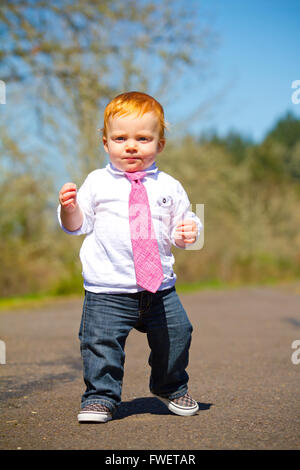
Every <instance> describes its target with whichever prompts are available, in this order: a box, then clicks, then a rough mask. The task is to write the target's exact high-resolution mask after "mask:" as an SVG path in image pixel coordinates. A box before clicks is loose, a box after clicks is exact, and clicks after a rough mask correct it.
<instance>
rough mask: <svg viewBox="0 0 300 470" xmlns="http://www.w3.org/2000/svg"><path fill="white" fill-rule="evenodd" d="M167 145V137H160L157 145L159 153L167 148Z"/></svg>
mask: <svg viewBox="0 0 300 470" xmlns="http://www.w3.org/2000/svg"><path fill="white" fill-rule="evenodd" d="M165 145H166V141H165V139H160V140H159V142H158V145H157V153H160V152H162V151H163V149H164V148H165Z"/></svg>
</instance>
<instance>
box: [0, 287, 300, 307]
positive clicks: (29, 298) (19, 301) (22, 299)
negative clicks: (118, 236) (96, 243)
mask: <svg viewBox="0 0 300 470" xmlns="http://www.w3.org/2000/svg"><path fill="white" fill-rule="evenodd" d="M295 282H299V279H291V280H290V281H281V280H278V279H269V280H266V281H264V282H251V283H242V282H223V281H220V280H218V279H215V280H210V281H195V282H189V283H176V290H177V292H178V293H179V294H188V293H192V292H200V291H204V290H224V289H226V290H227V289H238V288H240V287H247V286H276V285H279V284H283V283H295ZM83 294H84V291H83V289H82V292H80V290H79V289H78V288H77V287H76V289H75V292H72V291H69V292H63V293H62V292H60V291H57V290H55V291H53V290H52V291H50V292H48V293H41V294H27V295H23V296H17V297H5V298H0V312H1V311H8V310H18V309H20V310H21V309H31V308H39V307H41V306H44V305H46V304H49V303H52V302H57V301H58V300H68V299H74V298H78V299H82V298H83Z"/></svg>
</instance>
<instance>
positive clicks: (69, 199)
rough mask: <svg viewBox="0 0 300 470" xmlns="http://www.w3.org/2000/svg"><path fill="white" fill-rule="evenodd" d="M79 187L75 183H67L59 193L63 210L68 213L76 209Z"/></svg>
mask: <svg viewBox="0 0 300 470" xmlns="http://www.w3.org/2000/svg"><path fill="white" fill-rule="evenodd" d="M76 196H77V187H76V184H74V183H65V184H64V185H63V187H62V188H61V190H60V191H59V202H60V204H61V208H62V209H63V210H64V211H66V212H73V211H74V210H75V209H76V205H77V201H76Z"/></svg>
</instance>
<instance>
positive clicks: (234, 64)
mask: <svg viewBox="0 0 300 470" xmlns="http://www.w3.org/2000/svg"><path fill="white" fill-rule="evenodd" d="M199 3H200V2H199ZM201 3H202V8H203V10H205V11H206V12H207V13H208V14H209V15H210V17H211V18H212V25H213V28H214V30H215V31H216V32H217V34H218V35H219V45H218V47H217V48H216V50H215V51H213V52H212V54H211V56H210V72H209V77H208V78H207V79H206V81H205V82H204V83H202V82H201V83H200V82H199V86H197V83H194V85H193V87H192V88H191V89H190V93H187V92H186V93H187V95H186V100H185V105H184V108H185V110H186V113H187V114H188V113H189V112H190V111H192V110H193V109H195V107H194V106H195V96H197V97H198V98H199V99H200V101H203V102H206V101H207V100H208V101H211V102H210V107H209V110H208V111H207V112H206V113H204V114H203V115H202V116H201V117H200V118H198V119H195V120H194V121H193V123H191V124H190V125H189V127H188V129H189V131H190V132H193V133H195V134H198V135H199V133H201V132H202V131H205V130H209V129H212V128H213V129H215V130H216V131H217V133H219V134H220V135H224V134H226V133H227V132H229V131H230V130H235V131H238V132H240V133H242V134H243V135H244V136H249V137H251V138H253V139H254V140H256V141H260V140H261V139H262V138H263V137H264V135H265V133H266V132H267V131H268V130H269V129H270V128H271V127H272V126H273V125H274V123H275V122H276V121H277V119H278V118H279V117H281V116H282V115H284V114H285V113H286V112H287V111H288V110H290V111H292V112H293V113H294V114H295V115H296V116H298V117H300V104H298V105H295V104H293V103H292V101H291V95H292V92H293V91H294V90H293V89H292V88H291V84H292V82H293V81H294V80H300V60H299V43H300V1H299V0H286V1H283V0H260V1H259V0H252V1H242V0H205V1H202V2H201ZM168 113H169V114H170V116H169V115H168ZM166 114H167V118H168V119H169V120H171V123H172V124H176V123H177V122H178V120H179V119H180V117H179V116H180V114H184V112H183V104H182V102H181V103H180V104H179V103H178V107H177V109H176V106H175V105H173V106H170V107H167V108H166Z"/></svg>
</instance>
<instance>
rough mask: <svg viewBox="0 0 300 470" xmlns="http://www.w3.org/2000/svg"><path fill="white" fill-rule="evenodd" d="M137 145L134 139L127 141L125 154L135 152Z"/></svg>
mask: <svg viewBox="0 0 300 470" xmlns="http://www.w3.org/2000/svg"><path fill="white" fill-rule="evenodd" d="M136 151H137V145H136V141H135V140H134V139H128V140H127V142H126V152H136Z"/></svg>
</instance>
